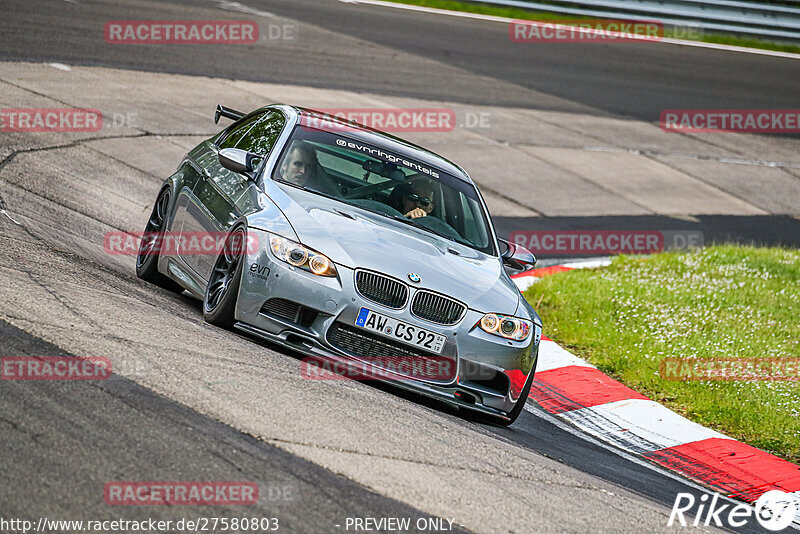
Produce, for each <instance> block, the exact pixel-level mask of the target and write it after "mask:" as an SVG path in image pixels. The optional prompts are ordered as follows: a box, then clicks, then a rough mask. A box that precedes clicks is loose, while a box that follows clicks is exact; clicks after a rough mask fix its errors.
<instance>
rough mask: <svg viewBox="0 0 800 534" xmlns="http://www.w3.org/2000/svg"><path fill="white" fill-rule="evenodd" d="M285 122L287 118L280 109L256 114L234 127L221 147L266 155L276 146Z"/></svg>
mask: <svg viewBox="0 0 800 534" xmlns="http://www.w3.org/2000/svg"><path fill="white" fill-rule="evenodd" d="M285 123H286V119H285V118H284V117H283V113H281V112H280V111H268V112H266V113H262V114H261V115H255V116H253V117H250V118H249V119H247V120H245V121H244V122H243V123H241V124H240V125H238V126H237V127H236V128H234V129H233V130H232V131H231V132H230V133H229V134H228V135H227V136H226V137H225V139H223V141H222V142H221V143H220V144H219V147H220V148H239V149H242V150H248V151H250V152H252V153H254V154H258V155H259V156H262V157H264V156H266V155H267V154H269V152H270V150H272V147H273V146H275V142H276V141H277V140H278V135H280V133H281V130H283V126H284V124H285Z"/></svg>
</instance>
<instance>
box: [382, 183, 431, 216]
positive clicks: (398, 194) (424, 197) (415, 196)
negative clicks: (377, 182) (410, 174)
mask: <svg viewBox="0 0 800 534" xmlns="http://www.w3.org/2000/svg"><path fill="white" fill-rule="evenodd" d="M389 204H390V205H391V206H392V207H393V208H394V209H396V210H397V211H399V212H400V213H402V214H403V215H405V216H406V217H408V218H409V219H417V218H419V217H427V216H428V215H430V213H431V212H432V211H433V186H432V185H431V184H430V182H428V181H427V180H424V181H423V180H419V181H416V182H410V183H409V182H406V183H404V184H400V185H398V186H396V187H395V188H394V189H392V194H391V195H389Z"/></svg>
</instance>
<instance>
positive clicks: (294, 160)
mask: <svg viewBox="0 0 800 534" xmlns="http://www.w3.org/2000/svg"><path fill="white" fill-rule="evenodd" d="M279 172H280V176H279V177H280V178H281V179H283V180H285V181H287V182H291V183H293V184H297V185H299V186H301V187H305V188H308V189H311V190H313V191H317V192H320V193H323V194H326V195H332V196H336V197H338V196H339V195H340V193H339V191H338V190H337V189H336V187H335V186H334V185H333V184H332V183H331V180H330V178H329V177H328V176H327V174H325V171H323V170H322V169H321V168H320V165H319V162H318V161H317V155H316V151H315V150H314V149H313V148H312V147H311V145H309V144H308V143H305V142H303V141H298V142H295V143H294V144H293V145H292V147H291V148H290V149H289V151H288V152H287V153H286V155H285V156H284V157H283V163H281V165H280V168H279Z"/></svg>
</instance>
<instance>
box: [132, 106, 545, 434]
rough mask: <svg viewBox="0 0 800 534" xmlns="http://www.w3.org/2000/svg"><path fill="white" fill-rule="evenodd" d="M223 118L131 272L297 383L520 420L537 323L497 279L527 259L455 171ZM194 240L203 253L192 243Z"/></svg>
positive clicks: (377, 147)
mask: <svg viewBox="0 0 800 534" xmlns="http://www.w3.org/2000/svg"><path fill="white" fill-rule="evenodd" d="M220 117H226V118H228V119H232V120H233V121H234V122H233V124H231V125H230V126H229V127H228V128H226V129H225V130H223V131H222V132H220V133H219V134H217V135H215V136H213V137H211V138H210V139H208V140H206V141H203V142H202V143H201V144H200V145H198V146H197V147H195V148H194V149H193V150H192V151H190V152H189V153H188V154H187V155H186V157H185V158H184V159H183V161H182V162H181V164H180V166H179V167H178V170H177V171H176V172H175V173H174V174H173V175H172V176H170V177H169V178H167V179H166V181H165V182H164V184H163V187H162V188H161V190H160V192H159V194H158V197H157V200H156V202H155V206H154V207H153V211H152V214H151V216H150V218H149V220H148V223H147V226H146V228H145V232H144V235H143V238H142V241H141V246H140V248H139V252H138V255H137V260H136V272H137V275H138V276H139V277H140V278H142V279H144V280H147V281H150V282H153V283H156V284H158V285H160V286H161V287H164V288H167V289H170V290H174V291H178V292H182V291H184V290H187V291H188V292H189V293H191V294H192V295H193V296H194V297H196V298H198V299H201V300H202V302H203V316H204V318H205V319H206V320H207V321H208V322H210V323H212V324H215V325H218V326H221V327H226V328H235V329H238V330H240V331H243V332H246V333H248V334H250V335H253V336H257V337H259V338H262V339H265V340H268V341H270V342H274V343H277V344H279V345H283V346H285V347H289V348H291V349H293V350H295V351H299V352H301V353H303V354H305V355H306V358H304V359H303V361H302V365H301V367H303V366H305V367H303V372H305V373H308V374H309V376H314V377H319V376H322V375H323V374H324V373H323V371H325V372H334V373H338V374H342V373H345V374H348V375H349V376H356V377H376V378H378V379H380V380H384V381H389V382H391V383H393V384H396V385H397V386H400V387H403V388H406V389H411V390H414V391H416V392H419V393H421V394H424V395H427V396H430V397H434V398H436V399H439V400H441V401H444V402H446V403H449V404H452V405H455V406H457V407H459V408H462V409H466V410H468V412H469V413H474V412H480V413H481V414H484V415H488V416H489V417H490V418H491V419H493V420H495V421H496V422H498V423H499V424H503V425H508V424H511V423H512V422H514V421H515V420H516V418H517V417H518V416H519V414H520V413H521V411H522V408H523V405H524V403H525V400H526V399H527V397H528V392H529V390H530V387H531V382H532V380H533V375H534V370H535V368H536V360H537V355H538V349H539V340H540V338H541V332H542V323H541V319H540V318H539V316H538V315H537V314H536V312H535V311H534V309H533V308H532V307H531V306H530V305H529V304H528V302H527V301H526V300H525V299H524V298H522V296H521V294H520V292H519V290H518V289H517V287H516V286H515V285H514V283H513V282H512V280H511V278H510V277H509V274H508V272H507V269H508V270H512V271H513V270H521V269H525V268H527V267H529V266H532V265H533V264H534V263H535V261H536V260H535V258H534V257H533V255H532V254H531V253H530V252H529V251H527V250H526V249H524V248H522V247H519V246H517V245H515V244H513V243H509V242H507V241H504V240H501V239H498V238H497V236H496V234H495V230H494V227H493V225H492V221H491V218H490V217H489V213H488V210H487V208H486V204H485V202H484V201H483V198H482V197H481V194H480V192H479V191H478V189H477V188H476V187H475V184H474V183H473V182H472V180H471V179H470V177H469V176H468V175H467V173H466V172H465V171H464V170H463V169H462V168H461V167H459V166H458V165H456V164H454V163H452V162H450V161H448V160H446V159H444V158H442V157H440V156H438V155H436V154H433V153H432V152H429V151H428V150H425V149H423V148H421V147H419V146H416V145H413V144H411V143H408V142H406V141H403V140H401V139H398V138H396V137H393V136H390V135H387V134H385V133H381V132H378V131H376V130H373V129H370V128H366V127H363V126H360V125H358V124H356V123H353V122H349V121H345V120H341V119H339V118H337V117H333V116H331V115H327V114H324V113H319V112H315V111H312V110H308V109H303V108H297V107H292V106H286V105H271V106H267V107H264V108H260V109H258V110H256V111H253V112H251V113H248V114H244V113H241V112H238V111H235V110H233V109H230V108H226V107H223V106H218V107H217V112H216V117H215V122H217V121H218V120H219V118H220ZM204 240H213V241H214V243H216V244H217V245H218V246H215V247H213V253H200V252H198V248H197V247H195V246H192V244H193V243H194V244H197V243H199V242H203V241H204ZM167 242H170V243H173V244H174V246H170V247H167V246H165V243H167ZM201 248H202V247H201ZM203 250H206V251H207V249H203ZM350 373H353V374H352V375H350Z"/></svg>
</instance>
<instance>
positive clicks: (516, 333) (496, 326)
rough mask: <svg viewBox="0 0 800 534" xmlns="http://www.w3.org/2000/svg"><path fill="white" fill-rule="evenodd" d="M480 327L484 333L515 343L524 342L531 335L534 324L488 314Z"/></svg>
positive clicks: (514, 318) (523, 320)
mask: <svg viewBox="0 0 800 534" xmlns="http://www.w3.org/2000/svg"><path fill="white" fill-rule="evenodd" d="M478 325H479V326H480V327H481V329H482V330H483V331H484V332H488V333H490V334H494V335H496V336H500V337H504V338H506V339H513V340H514V341H523V340H524V339H525V338H527V337H528V335H529V334H530V333H531V327H532V325H533V323H531V322H530V321H526V320H525V319H519V318H517V317H508V316H506V315H498V314H496V313H487V314H486V315H484V316H483V317H482V318H481V320H480V322H479V323H478Z"/></svg>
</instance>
